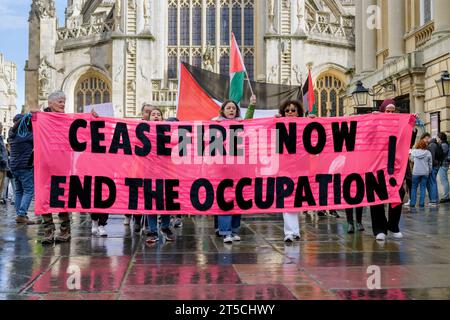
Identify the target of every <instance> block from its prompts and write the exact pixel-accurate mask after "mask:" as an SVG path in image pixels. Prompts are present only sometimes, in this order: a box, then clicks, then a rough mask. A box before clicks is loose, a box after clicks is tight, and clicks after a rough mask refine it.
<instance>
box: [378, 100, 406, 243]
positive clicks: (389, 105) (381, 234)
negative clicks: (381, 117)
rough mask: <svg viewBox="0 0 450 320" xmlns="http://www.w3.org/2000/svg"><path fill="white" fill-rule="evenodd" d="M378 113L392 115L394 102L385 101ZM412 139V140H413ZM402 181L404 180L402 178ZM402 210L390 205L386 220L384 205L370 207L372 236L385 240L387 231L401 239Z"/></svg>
mask: <svg viewBox="0 0 450 320" xmlns="http://www.w3.org/2000/svg"><path fill="white" fill-rule="evenodd" d="M380 112H382V113H389V114H393V113H395V112H396V107H395V101H393V100H385V101H383V103H382V104H381V106H380ZM413 139H414V138H413ZM403 179H404V178H403ZM403 185H404V183H403V182H402V186H401V188H400V191H399V193H400V199H401V200H402V201H403V199H404V197H405V195H406V191H405V189H404V187H403ZM402 210H403V203H401V204H397V205H394V204H390V205H389V211H388V219H386V213H385V207H384V204H380V205H376V206H371V207H370V216H371V219H372V230H373V234H374V236H375V237H376V239H377V240H378V241H384V240H386V236H387V234H388V231H390V232H392V235H393V237H394V238H395V239H401V238H403V234H402V233H401V232H400V228H399V223H400V217H401V214H402Z"/></svg>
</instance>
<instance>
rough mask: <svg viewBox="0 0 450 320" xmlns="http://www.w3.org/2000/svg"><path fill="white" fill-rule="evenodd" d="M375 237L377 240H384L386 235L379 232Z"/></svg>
mask: <svg viewBox="0 0 450 320" xmlns="http://www.w3.org/2000/svg"><path fill="white" fill-rule="evenodd" d="M376 239H377V240H378V241H384V240H386V235H385V234H384V233H379V234H377V237H376Z"/></svg>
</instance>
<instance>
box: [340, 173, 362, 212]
mask: <svg viewBox="0 0 450 320" xmlns="http://www.w3.org/2000/svg"><path fill="white" fill-rule="evenodd" d="M354 182H355V183H356V194H355V196H354V197H352V193H351V187H352V184H353V183H354ZM364 192H365V190H364V180H363V178H362V177H361V176H360V175H359V174H357V173H352V174H350V175H349V176H348V177H347V178H345V179H344V185H343V194H344V199H345V202H347V203H348V204H351V205H356V204H360V203H361V202H362V201H363V199H364Z"/></svg>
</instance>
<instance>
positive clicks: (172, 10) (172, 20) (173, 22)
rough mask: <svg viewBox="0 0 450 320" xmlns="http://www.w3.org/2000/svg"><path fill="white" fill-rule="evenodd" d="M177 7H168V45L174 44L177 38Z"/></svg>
mask: <svg viewBox="0 0 450 320" xmlns="http://www.w3.org/2000/svg"><path fill="white" fill-rule="evenodd" d="M177 30H178V8H177V7H169V46H176V45H177V39H178V33H177Z"/></svg>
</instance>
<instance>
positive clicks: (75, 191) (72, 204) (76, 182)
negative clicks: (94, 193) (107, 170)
mask: <svg viewBox="0 0 450 320" xmlns="http://www.w3.org/2000/svg"><path fill="white" fill-rule="evenodd" d="M91 190H92V177H91V176H85V177H84V182H83V183H81V179H80V177H79V176H70V179H69V201H68V203H67V206H68V207H69V208H76V207H77V199H78V200H79V201H80V204H81V207H82V208H83V209H90V208H91Z"/></svg>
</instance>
